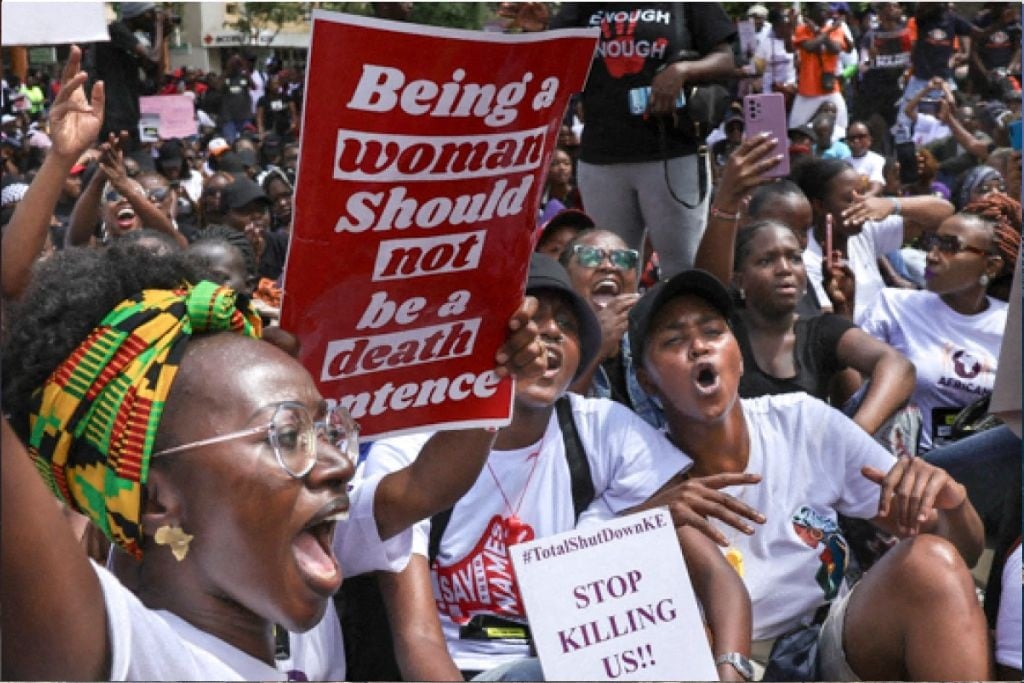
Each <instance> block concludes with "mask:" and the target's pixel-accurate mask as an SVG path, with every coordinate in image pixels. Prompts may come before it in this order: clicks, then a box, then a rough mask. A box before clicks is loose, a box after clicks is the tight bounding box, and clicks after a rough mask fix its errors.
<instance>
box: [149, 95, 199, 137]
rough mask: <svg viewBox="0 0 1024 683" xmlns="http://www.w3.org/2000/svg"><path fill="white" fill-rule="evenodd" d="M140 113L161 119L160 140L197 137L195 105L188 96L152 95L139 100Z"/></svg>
mask: <svg viewBox="0 0 1024 683" xmlns="http://www.w3.org/2000/svg"><path fill="white" fill-rule="evenodd" d="M139 112H140V113H141V114H142V115H146V114H150V115H155V116H158V117H159V120H160V125H159V127H158V129H159V133H160V138H161V139H162V140H168V139H170V138H187V137H189V136H191V135H195V134H196V132H197V129H196V115H195V105H194V104H193V101H192V98H190V97H189V96H188V95H152V96H148V97H140V98H139Z"/></svg>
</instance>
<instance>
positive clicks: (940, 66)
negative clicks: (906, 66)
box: [911, 12, 971, 81]
mask: <svg viewBox="0 0 1024 683" xmlns="http://www.w3.org/2000/svg"><path fill="white" fill-rule="evenodd" d="M969 35H971V25H970V24H969V23H967V22H966V21H965V20H964V19H963V18H962V17H960V16H959V15H958V14H955V13H953V12H943V13H942V14H940V15H939V16H938V17H936V18H935V19H933V20H930V21H924V22H921V23H920V24H918V26H917V42H916V43H914V50H913V52H912V53H911V62H912V63H913V65H914V76H915V77H916V78H920V79H921V80H924V81H927V80H928V79H930V78H933V77H935V76H939V77H940V78H944V79H946V80H948V79H950V78H952V77H953V70H952V69H951V68H949V59H950V57H952V56H953V39H954V37H955V36H969Z"/></svg>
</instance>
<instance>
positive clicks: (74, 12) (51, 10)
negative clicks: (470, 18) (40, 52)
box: [0, 0, 110, 59]
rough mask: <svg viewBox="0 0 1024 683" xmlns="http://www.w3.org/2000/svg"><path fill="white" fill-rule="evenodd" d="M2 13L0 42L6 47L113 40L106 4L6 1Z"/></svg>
mask: <svg viewBox="0 0 1024 683" xmlns="http://www.w3.org/2000/svg"><path fill="white" fill-rule="evenodd" d="M0 14H2V17H0V42H2V43H3V45H4V47H10V46H12V45H57V44H61V43H92V42H100V41H105V40H110V33H109V32H108V31H107V18H106V15H105V9H104V3H102V2H99V0H95V1H84V0H75V2H36V1H35V0H31V1H18V2H12V1H11V0H4V2H3V3H0ZM83 47H85V46H84V45H83ZM5 59H6V57H5Z"/></svg>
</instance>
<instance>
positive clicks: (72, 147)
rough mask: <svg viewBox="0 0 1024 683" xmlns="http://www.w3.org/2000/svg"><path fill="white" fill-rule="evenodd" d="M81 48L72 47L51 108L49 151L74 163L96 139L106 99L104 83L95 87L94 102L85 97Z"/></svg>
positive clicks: (99, 83) (84, 77) (84, 76)
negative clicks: (51, 143)
mask: <svg viewBox="0 0 1024 683" xmlns="http://www.w3.org/2000/svg"><path fill="white" fill-rule="evenodd" d="M81 65H82V50H81V49H80V48H79V47H78V46H77V45H72V46H71V54H70V55H69V56H68V61H67V64H65V66H64V72H63V74H61V88H60V93H58V94H57V98H56V99H55V100H54V101H53V108H52V109H51V110H50V140H51V141H52V142H53V147H52V148H51V149H50V153H51V154H54V155H57V156H59V157H61V158H63V159H68V160H70V163H72V164H73V163H74V162H75V161H77V160H78V157H79V156H81V155H82V153H83V152H85V150H87V149H88V148H89V147H90V146H91V145H92V144H93V142H95V140H96V136H98V135H99V133H100V129H101V128H102V127H103V107H104V103H105V101H106V98H105V94H104V90H103V82H102V81H97V82H96V83H95V84H94V85H93V87H92V97H91V100H92V103H91V104H90V102H89V100H87V99H86V97H85V82H86V79H88V77H89V76H88V74H86V73H85V72H84V71H82V70H81Z"/></svg>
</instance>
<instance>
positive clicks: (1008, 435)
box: [924, 425, 1021, 533]
mask: <svg viewBox="0 0 1024 683" xmlns="http://www.w3.org/2000/svg"><path fill="white" fill-rule="evenodd" d="M924 458H925V460H927V461H928V462H930V463H931V464H933V465H936V466H937V467H941V468H942V469H944V470H946V472H948V473H949V474H950V476H952V477H953V478H954V479H956V480H957V481H958V482H960V483H961V484H963V485H964V486H965V487H966V488H967V496H968V498H970V500H971V504H972V505H974V509H975V510H977V511H978V514H979V515H981V518H982V520H984V521H985V528H986V530H987V531H988V532H989V533H991V532H992V531H994V530H995V529H996V527H997V526H998V522H999V516H1000V515H1001V514H1002V512H1003V505H1004V504H1005V501H1006V499H1007V497H1008V496H1013V495H1017V494H1018V493H1019V491H1020V486H1021V440H1020V439H1019V438H1017V435H1016V434H1014V433H1013V432H1012V431H1010V428H1009V427H1007V426H1005V425H1004V426H1002V427H996V428H994V429H989V430H987V431H984V432H981V433H979V434H975V435H974V436H970V437H968V438H966V439H961V440H960V441H957V442H956V443H952V444H949V445H948V446H941V447H939V448H936V449H934V450H931V451H929V452H928V453H927V454H925V456H924Z"/></svg>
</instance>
